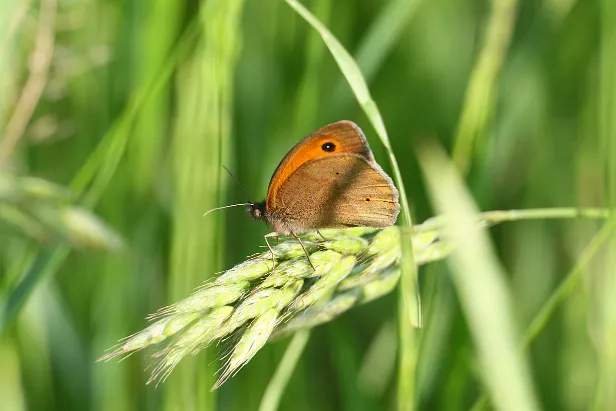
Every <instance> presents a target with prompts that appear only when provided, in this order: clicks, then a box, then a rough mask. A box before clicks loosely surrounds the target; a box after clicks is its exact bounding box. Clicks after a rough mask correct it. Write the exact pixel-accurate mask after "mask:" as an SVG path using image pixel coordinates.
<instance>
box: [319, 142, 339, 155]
mask: <svg viewBox="0 0 616 411" xmlns="http://www.w3.org/2000/svg"><path fill="white" fill-rule="evenodd" d="M321 149H322V150H323V151H327V152H328V153H331V152H332V151H334V150H335V149H336V145H335V144H334V143H329V142H328V143H324V144H323V145H322V146H321Z"/></svg>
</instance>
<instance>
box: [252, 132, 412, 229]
mask: <svg viewBox="0 0 616 411" xmlns="http://www.w3.org/2000/svg"><path fill="white" fill-rule="evenodd" d="M247 209H248V213H249V214H250V215H251V216H252V217H253V218H254V219H255V220H263V221H265V222H266V223H268V224H269V225H270V226H271V227H272V228H273V229H274V231H275V232H276V233H278V234H283V235H288V234H292V235H295V234H296V233H303V232H306V231H311V230H316V229H319V228H344V227H354V226H363V227H375V228H382V227H389V226H391V225H393V224H394V223H395V222H396V218H397V216H398V213H399V210H400V205H399V202H398V190H397V189H396V187H395V186H394V184H393V182H392V180H391V178H389V176H388V175H387V174H385V172H384V171H383V170H382V169H381V167H380V166H379V165H378V164H377V163H376V161H375V160H374V156H373V155H372V151H371V150H370V147H369V145H368V141H367V140H366V137H365V136H364V134H363V132H362V131H361V129H360V128H359V127H358V126H357V125H356V124H354V123H353V122H350V121H339V122H336V123H332V124H329V125H327V126H325V127H323V128H320V129H319V130H316V131H315V132H313V133H312V134H310V135H309V136H308V137H306V138H304V139H303V140H302V141H300V142H299V143H298V144H297V145H296V146H295V147H294V148H293V149H291V151H290V152H289V153H288V154H287V155H286V156H285V158H284V159H283V160H282V162H281V163H280V164H279V165H278V168H277V169H276V171H275V172H274V175H273V176H272V179H271V181H270V185H269V188H268V192H267V197H266V199H265V201H263V202H260V203H250V204H248V205H247Z"/></svg>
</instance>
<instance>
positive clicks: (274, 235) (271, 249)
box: [263, 231, 279, 270]
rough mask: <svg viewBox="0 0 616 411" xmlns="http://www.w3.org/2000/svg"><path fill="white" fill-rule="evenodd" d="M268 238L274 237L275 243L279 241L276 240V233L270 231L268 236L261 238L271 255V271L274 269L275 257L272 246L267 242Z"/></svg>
mask: <svg viewBox="0 0 616 411" xmlns="http://www.w3.org/2000/svg"><path fill="white" fill-rule="evenodd" d="M268 237H269V238H271V237H276V242H277V243H278V242H279V239H278V233H277V232H275V231H272V232H271V233H269V234H265V235H264V236H263V239H265V244H267V248H269V250H270V253H271V254H272V270H273V269H274V267H276V255H275V254H274V249H273V248H272V246H271V245H270V243H269V241H267V239H268Z"/></svg>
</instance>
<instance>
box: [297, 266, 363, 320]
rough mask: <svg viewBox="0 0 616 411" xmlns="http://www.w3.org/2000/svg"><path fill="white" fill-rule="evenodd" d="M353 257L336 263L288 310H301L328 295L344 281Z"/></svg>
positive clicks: (350, 267) (349, 270) (351, 267)
mask: <svg viewBox="0 0 616 411" xmlns="http://www.w3.org/2000/svg"><path fill="white" fill-rule="evenodd" d="M355 261H356V260H355V256H352V255H347V256H344V257H342V258H341V259H340V261H338V262H337V263H336V264H335V265H334V266H333V267H332V269H331V270H330V271H329V272H327V273H325V274H324V275H323V276H322V277H321V278H319V279H318V280H317V281H316V282H315V283H314V284H313V285H312V287H310V288H309V289H308V290H307V291H306V292H305V293H303V294H301V295H300V296H299V297H298V298H297V299H296V300H295V301H293V303H291V306H290V308H291V309H292V310H294V311H299V310H303V309H305V308H307V307H309V306H311V305H312V304H314V303H315V302H317V301H318V300H319V299H321V298H322V297H324V296H325V295H326V294H327V293H330V292H331V291H332V289H333V288H334V287H335V286H336V285H337V284H338V283H339V282H340V281H341V280H342V279H344V278H345V277H346V276H347V275H349V273H350V272H351V270H352V269H353V266H354V265H355Z"/></svg>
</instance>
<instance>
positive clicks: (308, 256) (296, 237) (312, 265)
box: [291, 232, 317, 271]
mask: <svg viewBox="0 0 616 411" xmlns="http://www.w3.org/2000/svg"><path fill="white" fill-rule="evenodd" d="M291 235H292V236H293V237H295V239H296V240H297V241H299V245H301V246H302V250H304V253H305V254H306V258H307V259H308V262H309V263H310V266H311V267H312V269H313V270H314V271H317V269H316V268H314V264H312V261H311V260H310V254H308V251H307V250H306V247H304V243H302V240H301V239H300V238H299V237H298V236H297V234H295V233H294V232H291Z"/></svg>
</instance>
